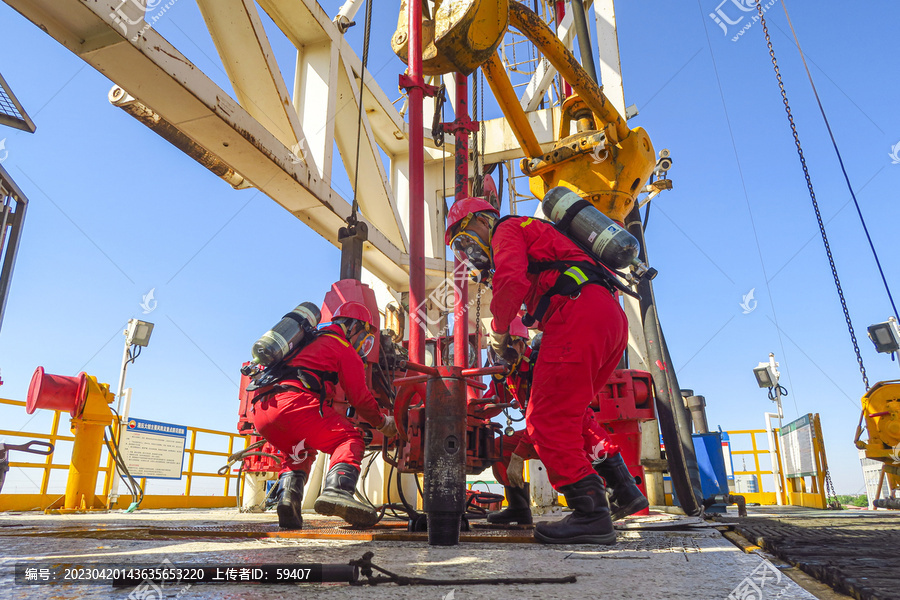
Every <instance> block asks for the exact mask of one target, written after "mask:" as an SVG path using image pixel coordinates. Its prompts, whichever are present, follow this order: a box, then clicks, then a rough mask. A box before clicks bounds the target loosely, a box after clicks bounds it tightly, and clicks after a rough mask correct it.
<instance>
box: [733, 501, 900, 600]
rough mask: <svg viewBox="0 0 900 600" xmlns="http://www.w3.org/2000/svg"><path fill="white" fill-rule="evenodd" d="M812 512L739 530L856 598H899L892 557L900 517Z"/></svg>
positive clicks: (756, 521) (750, 521)
mask: <svg viewBox="0 0 900 600" xmlns="http://www.w3.org/2000/svg"><path fill="white" fill-rule="evenodd" d="M811 514H813V515H814V516H808V515H796V516H795V515H788V516H784V517H778V518H761V517H750V518H744V519H740V522H739V523H738V524H737V525H736V526H735V530H736V531H737V532H738V533H740V534H741V535H743V536H744V537H745V538H747V539H748V540H750V541H751V542H753V543H755V544H757V545H759V546H761V547H762V548H763V549H765V550H766V551H768V552H771V553H772V554H775V555H776V556H778V557H779V558H781V559H783V560H785V561H787V562H789V563H791V564H793V565H795V566H797V567H798V568H800V569H801V570H803V571H805V572H806V573H808V574H809V575H812V576H813V577H815V578H816V579H818V580H819V581H822V582H824V583H827V584H828V585H830V586H832V587H833V588H835V589H836V590H838V591H841V592H844V593H846V594H849V595H851V596H853V597H854V598H857V599H859V600H900V574H898V573H897V568H896V564H897V562H896V559H895V558H894V557H895V556H896V553H897V547H898V546H900V515H898V514H896V513H891V512H889V511H886V512H884V513H882V512H881V511H879V512H869V511H852V512H851V511H846V512H844V513H830V512H827V511H818V513H811ZM823 514H824V516H820V515H823Z"/></svg>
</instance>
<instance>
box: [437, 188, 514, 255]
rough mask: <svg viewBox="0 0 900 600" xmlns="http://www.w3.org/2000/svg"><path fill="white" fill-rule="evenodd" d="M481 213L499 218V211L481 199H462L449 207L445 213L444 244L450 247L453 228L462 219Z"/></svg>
mask: <svg viewBox="0 0 900 600" xmlns="http://www.w3.org/2000/svg"><path fill="white" fill-rule="evenodd" d="M482 211H486V212H492V213H494V214H495V215H497V216H498V217H499V216H500V211H499V210H497V209H496V208H494V207H493V206H492V205H491V203H490V202H488V201H487V200H484V199H482V198H463V199H462V200H457V201H456V202H454V203H453V206H451V207H450V210H449V211H447V230H446V232H445V233H444V243H445V244H447V245H448V246H449V245H450V241H451V240H452V239H453V236H452V235H451V233H452V232H453V228H454V227H455V226H456V225H458V224H459V223H460V222H461V221H462V220H463V219H465V218H466V217H468V216H469V215H471V214H473V213H477V212H482Z"/></svg>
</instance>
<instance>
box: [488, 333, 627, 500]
mask: <svg viewBox="0 0 900 600" xmlns="http://www.w3.org/2000/svg"><path fill="white" fill-rule="evenodd" d="M533 354H534V352H533V351H532V349H531V348H530V347H528V348H526V349H525V356H524V357H523V359H522V362H521V363H520V364H519V368H518V369H516V371H515V372H514V373H513V374H512V375H510V376H509V377H508V378H507V379H506V381H505V382H502V383H501V382H498V381H497V380H494V381H492V382H491V387H490V388H488V391H487V393H486V394H485V397H486V398H490V397H493V396H496V397H497V398H498V403H506V402H509V400H510V396H512V397H513V398H515V399H516V401H518V402H519V404H520V405H524V406H527V405H528V398H529V395H530V390H529V387H530V384H531V382H530V379H531V377H530V374H531V373H530V372H531V371H532V370H533V369H534V365H533V364H531V359H532V356H533ZM501 410H502V409H500V408H496V409H489V410H485V411H476V415H477V416H479V417H483V418H488V419H489V418H492V417H495V416H497V415H498V414H500V412H501ZM581 436H582V438H583V440H584V452H585V453H586V454H587V457H588V459H590V460H591V462H593V461H595V460H597V459H599V458H601V457H606V456H610V455H614V454H618V453H619V446H618V445H616V444H615V443H614V442H613V441H612V439H611V438H610V437H609V433H607V431H606V429H604V428H603V426H602V425H600V423H598V422H597V420H596V418H595V416H594V411H593V410H592V409H591V408H590V407H588V408H587V410H585V412H584V420H583V422H582V431H581ZM501 440H502V448H501ZM494 446H495V447H496V452H497V453H498V454H501V456H502V458H501V460H500V462H497V463H494V467H493V470H494V477H495V478H496V479H497V481H499V482H500V483H501V484H503V485H504V486H506V487H508V486H509V480H508V479H507V477H506V469H507V468H509V459H510V457H511V456H512V455H513V453H515V454H518V455H519V456H521V457H522V458H524V459H525V460H531V459H533V458H538V455H537V452H535V450H534V443H533V442H532V441H531V438H529V437H528V433H527V432H526V431H525V430H524V429H520V430H519V431H516V432H515V433H513V434H512V435H511V436H508V437H507V436H503V437H498V438H497V439H496V440H494Z"/></svg>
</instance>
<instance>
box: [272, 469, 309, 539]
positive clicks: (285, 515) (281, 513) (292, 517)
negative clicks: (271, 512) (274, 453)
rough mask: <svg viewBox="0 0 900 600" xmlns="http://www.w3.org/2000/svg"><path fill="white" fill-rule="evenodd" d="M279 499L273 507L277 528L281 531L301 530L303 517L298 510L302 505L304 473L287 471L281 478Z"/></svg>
mask: <svg viewBox="0 0 900 600" xmlns="http://www.w3.org/2000/svg"><path fill="white" fill-rule="evenodd" d="M279 483H280V484H281V499H280V500H279V501H278V504H276V505H275V510H276V511H277V512H278V526H279V527H281V528H282V529H303V517H302V516H301V515H300V508H301V505H302V503H303V486H304V485H306V473H304V472H303V471H289V472H287V473H284V474H283V475H282V476H281V479H280V481H279Z"/></svg>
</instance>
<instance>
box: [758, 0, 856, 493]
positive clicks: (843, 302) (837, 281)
mask: <svg viewBox="0 0 900 600" xmlns="http://www.w3.org/2000/svg"><path fill="white" fill-rule="evenodd" d="M756 10H757V12H758V13H759V21H760V23H761V24H762V28H763V33H765V35H766V44H767V45H768V47H769V56H771V57H772V66H774V67H775V77H776V78H777V79H778V88H779V89H780V90H781V99H782V102H784V110H785V112H786V113H787V117H788V122H790V124H791V133H793V135H794V144H795V145H796V146H797V154H798V155H800V165H801V166H802V167H803V176H804V177H805V178H806V187H807V188H809V197H810V200H812V205H813V210H815V212H816V220H817V221H818V222H819V232H820V233H821V234H822V242H824V244H825V253H826V254H827V255H828V264H829V265H830V266H831V274H832V276H834V285H835V287H836V288H837V293H838V297H839V298H840V300H841V309H843V311H844V320H846V321H847V329H848V331H849V332H850V340H851V341H852V342H853V351H854V352H856V362H857V363H859V372H860V374H861V375H862V380H863V384H865V386H866V390H868V389H869V376H868V375H866V366H865V365H864V364H863V359H862V354H860V351H859V344H858V343H857V341H856V332H855V331H854V330H853V322H852V321H851V320H850V311H849V310H848V309H847V302H846V300H845V299H844V290H843V288H841V280H840V278H839V277H838V272H837V267H836V266H835V264H834V257H833V256H832V254H831V245H830V244H829V243H828V236H827V235H826V234H825V223H824V222H823V221H822V213H821V212H819V202H818V201H817V200H816V192H815V190H813V184H812V179H810V176H809V169H808V168H807V166H806V158H805V157H804V155H803V147H802V146H801V145H800V135H799V134H798V133H797V126H796V125H795V124H794V115H793V114H792V113H791V105H790V104H789V103H788V98H787V92H786V91H785V89H784V82H783V81H782V80H781V71H780V70H779V69H778V61H777V59H776V58H775V49H774V48H773V46H772V38H770V37H769V28H768V27H767V26H766V18H765V16H763V9H762V3H761V0H756ZM826 477H827V478H828V479H829V480H830V475H828V473H827V472H826Z"/></svg>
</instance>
